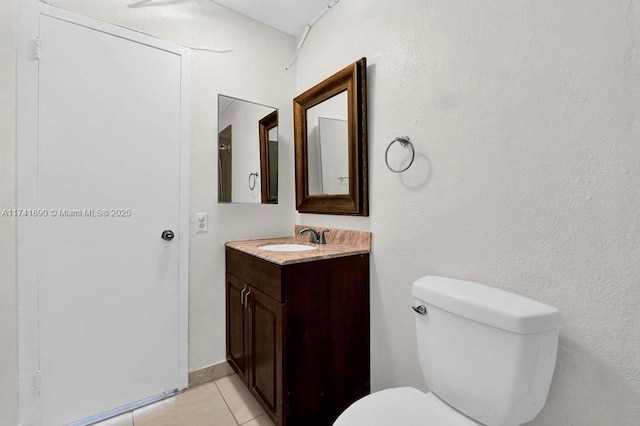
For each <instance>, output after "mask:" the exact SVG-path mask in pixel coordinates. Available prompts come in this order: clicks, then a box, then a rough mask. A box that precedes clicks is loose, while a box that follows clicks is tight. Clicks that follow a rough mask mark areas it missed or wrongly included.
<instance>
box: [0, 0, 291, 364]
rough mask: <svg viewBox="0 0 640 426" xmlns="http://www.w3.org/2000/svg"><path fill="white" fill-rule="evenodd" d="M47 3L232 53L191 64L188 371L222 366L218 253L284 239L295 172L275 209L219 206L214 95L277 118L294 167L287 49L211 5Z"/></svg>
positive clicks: (192, 1)
mask: <svg viewBox="0 0 640 426" xmlns="http://www.w3.org/2000/svg"><path fill="white" fill-rule="evenodd" d="M30 1H37V0H30ZM49 3H51V4H52V5H54V6H57V7H62V8H64V9H68V10H71V11H74V12H76V13H79V14H81V15H85V16H89V17H92V18H96V19H99V20H102V21H105V22H109V23H112V24H116V25H119V26H122V27H126V28H130V29H133V30H136V31H141V32H144V33H147V34H150V35H152V36H155V37H158V38H161V39H164V40H168V41H172V42H175V43H178V44H183V45H187V46H191V47H203V48H214V49H215V48H217V49H226V48H230V49H233V50H234V51H233V52H231V53H227V54H215V53H210V52H204V51H193V52H192V55H191V223H192V225H191V229H192V232H191V247H190V257H191V258H190V267H189V271H190V279H189V370H190V371H193V370H197V369H199V368H202V367H205V366H207V365H210V364H215V363H218V362H221V361H223V360H224V359H225V338H224V335H225V334H224V333H225V331H224V330H225V327H224V324H225V322H224V321H225V319H224V246H223V244H224V242H225V241H228V240H233V239H246V238H255V237H260V236H264V237H268V236H272V235H273V234H274V233H275V234H278V235H283V234H291V229H292V226H293V222H294V213H295V207H294V203H293V177H292V176H293V167H290V168H283V170H282V171H281V174H280V177H281V178H280V194H281V195H280V203H279V204H278V205H261V204H256V205H249V204H243V205H220V206H219V205H218V204H217V191H216V188H217V149H216V147H217V133H218V129H217V121H218V118H217V108H218V94H219V93H222V94H225V95H228V96H233V97H237V98H242V99H247V100H251V101H254V102H258V103H261V104H266V105H272V106H274V107H276V108H279V109H280V111H281V113H280V132H281V137H280V154H279V155H280V163H281V164H293V142H292V134H293V130H292V112H291V99H292V98H293V96H294V91H295V90H294V85H295V78H294V76H293V72H292V71H286V70H285V66H286V65H287V64H288V63H289V61H290V59H291V55H292V52H293V49H294V46H295V40H294V39H293V37H290V36H288V35H286V34H283V33H281V32H279V31H276V30H274V29H272V28H270V27H267V26H266V25H263V24H260V23H258V22H256V21H253V20H251V19H249V18H246V17H244V16H241V15H239V14H237V13H235V12H232V11H231V10H229V9H227V8H224V7H222V6H218V5H216V4H215V3H213V2H211V1H209V0H189V1H184V2H182V1H181V2H161V1H157V2H151V3H149V4H147V5H146V6H143V7H138V8H131V9H130V8H127V7H126V4H127V3H130V2H125V1H120V0H109V1H101V2H86V1H83V0H51V1H50V2H49ZM3 30H4V27H3ZM3 133H4V131H3ZM3 136H4V135H3ZM196 212H198V213H199V212H208V213H209V232H208V233H206V234H195V232H194V230H195V224H194V220H195V219H194V214H195V213H196ZM3 303H4V302H3Z"/></svg>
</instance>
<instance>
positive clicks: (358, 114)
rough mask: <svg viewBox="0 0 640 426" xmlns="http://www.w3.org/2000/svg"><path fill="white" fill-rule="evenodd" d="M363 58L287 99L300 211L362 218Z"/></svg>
mask: <svg viewBox="0 0 640 426" xmlns="http://www.w3.org/2000/svg"><path fill="white" fill-rule="evenodd" d="M366 65H367V64H366V59H365V58H362V59H360V60H359V61H357V62H354V63H353V64H351V65H349V66H348V67H346V68H344V69H343V70H341V71H339V72H337V73H336V74H334V75H333V76H331V77H329V78H327V79H326V80H324V81H323V82H321V83H319V84H317V85H316V86H314V87H312V88H311V89H309V90H307V91H306V92H304V93H302V94H301V95H299V96H297V97H296V98H295V99H294V100H293V118H294V127H295V129H294V130H295V132H294V137H295V150H296V206H297V209H298V211H299V212H300V213H327V214H344V215H357V216H368V214H369V211H368V186H367V185H368V184H367V102H366V93H367V90H366Z"/></svg>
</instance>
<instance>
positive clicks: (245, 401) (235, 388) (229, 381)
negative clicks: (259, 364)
mask: <svg viewBox="0 0 640 426" xmlns="http://www.w3.org/2000/svg"><path fill="white" fill-rule="evenodd" d="M215 383H216V385H218V389H220V392H221V393H222V396H223V397H224V400H225V401H226V402H227V405H228V406H229V408H230V409H231V412H232V413H233V415H234V416H235V418H236V420H237V421H238V424H243V423H246V422H248V421H249V420H252V419H255V418H256V417H260V416H262V415H263V414H264V410H263V409H262V407H261V406H260V404H258V401H256V400H255V398H254V397H253V396H252V395H251V393H250V392H249V389H247V387H246V386H245V385H244V383H242V381H241V380H240V378H239V377H238V376H237V375H235V374H233V375H231V376H227V377H223V378H221V379H218V380H216V381H215ZM136 426H138V425H137V424H136Z"/></svg>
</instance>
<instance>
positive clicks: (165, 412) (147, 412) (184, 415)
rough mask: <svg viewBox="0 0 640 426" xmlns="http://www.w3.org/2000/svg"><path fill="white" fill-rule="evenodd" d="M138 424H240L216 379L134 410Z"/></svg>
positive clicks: (226, 425)
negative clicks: (213, 381)
mask: <svg viewBox="0 0 640 426" xmlns="http://www.w3.org/2000/svg"><path fill="white" fill-rule="evenodd" d="M133 420H134V423H135V426H236V425H237V423H236V421H235V420H234V418H233V415H232V414H231V412H230V411H229V408H228V407H227V404H226V403H225V401H224V399H223V398H222V395H221V394H220V391H218V387H217V386H216V385H215V383H208V384H206V385H202V386H198V387H196V388H193V389H190V390H188V391H187V392H184V393H181V394H178V395H176V396H174V397H172V398H168V399H165V400H164V401H160V402H157V403H155V404H152V405H149V406H147V407H143V408H140V409H138V410H135V411H134V412H133Z"/></svg>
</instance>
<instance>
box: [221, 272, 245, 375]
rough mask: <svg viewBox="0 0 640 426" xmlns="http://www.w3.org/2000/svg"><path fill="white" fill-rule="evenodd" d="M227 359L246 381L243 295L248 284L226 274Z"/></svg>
mask: <svg viewBox="0 0 640 426" xmlns="http://www.w3.org/2000/svg"><path fill="white" fill-rule="evenodd" d="M226 288H227V291H226V306H227V361H229V364H231V366H232V367H233V368H234V369H235V370H236V372H237V373H238V375H239V376H240V377H241V378H242V379H243V380H244V381H245V383H246V382H247V377H248V376H247V367H248V363H249V361H248V358H249V357H248V354H249V352H248V347H247V346H248V335H247V330H248V329H247V315H246V310H245V306H244V303H243V300H244V299H243V296H244V293H245V292H246V291H248V285H247V284H246V283H244V282H243V281H242V280H239V279H238V278H236V277H234V276H233V275H231V274H227V285H226Z"/></svg>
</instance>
